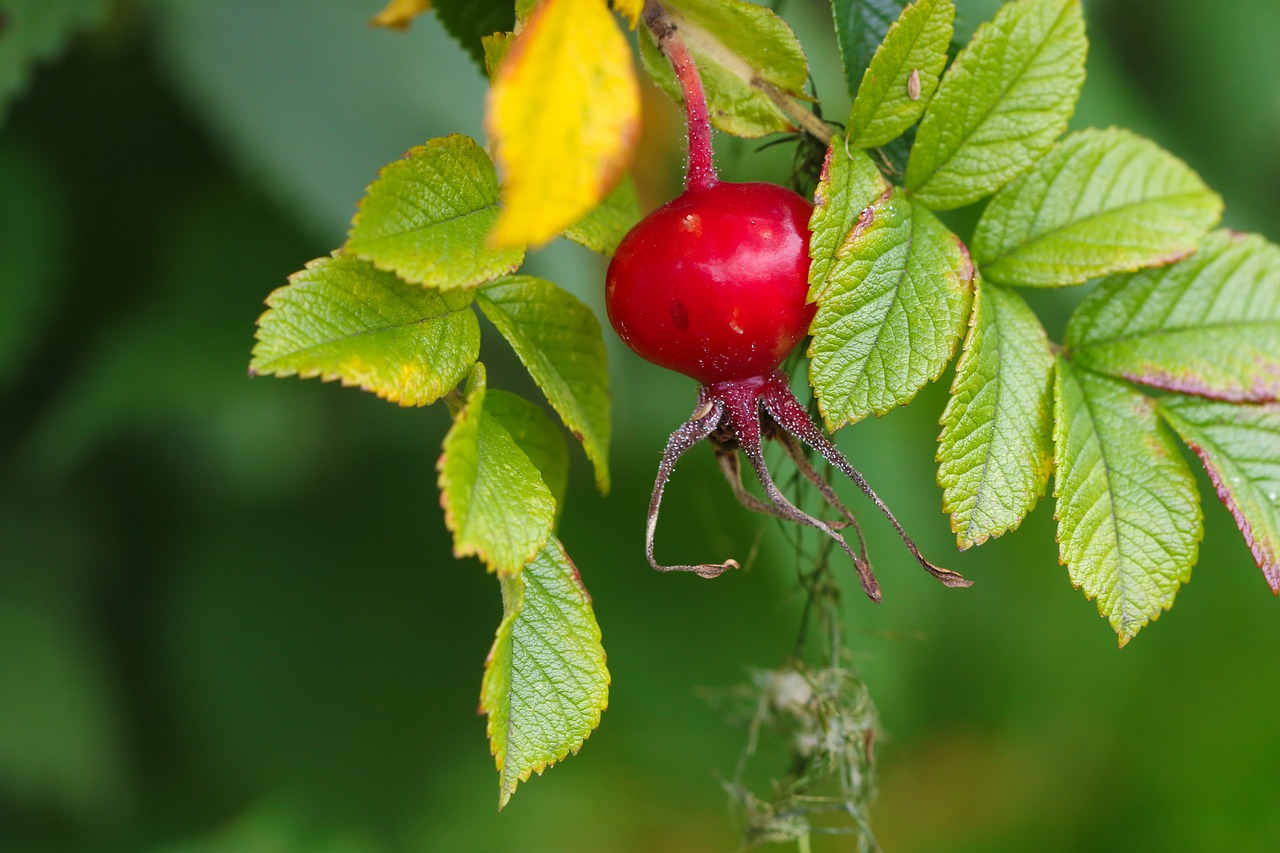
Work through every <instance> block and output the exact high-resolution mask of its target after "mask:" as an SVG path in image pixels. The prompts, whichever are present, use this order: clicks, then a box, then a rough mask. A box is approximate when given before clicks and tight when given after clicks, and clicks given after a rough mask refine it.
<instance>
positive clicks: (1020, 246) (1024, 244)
mask: <svg viewBox="0 0 1280 853" xmlns="http://www.w3.org/2000/svg"><path fill="white" fill-rule="evenodd" d="M1207 194H1208V193H1207V192H1206V191H1204V190H1199V191H1194V192H1192V191H1188V192H1180V193H1174V194H1172V195H1167V196H1156V197H1154V198H1146V199H1139V200H1136V201H1131V202H1126V203H1125V204H1122V205H1119V206H1117V207H1110V208H1107V209H1106V210H1104V211H1100V212H1097V213H1092V214H1089V215H1088V216H1085V217H1083V218H1081V219H1074V220H1071V221H1068V222H1063V223H1062V224H1060V225H1055V226H1054V227H1052V228H1050V229H1048V230H1047V231H1042V232H1040V233H1039V234H1035V235H1032V236H1029V237H1027V238H1025V239H1023V240H1022V241H1021V242H1019V243H1016V244H1014V245H1012V246H1010V247H1008V248H1007V249H1005V250H1004V251H1003V252H1002V253H1001V254H999V255H995V256H994V257H992V258H991V259H990V260H988V261H987V262H986V263H983V264H981V265H980V266H981V267H982V268H991V267H995V266H998V265H999V264H1000V262H1001V261H1003V260H1005V259H1006V258H1010V257H1015V256H1017V255H1018V254H1019V253H1020V252H1023V251H1025V250H1026V249H1027V248H1028V247H1031V246H1034V245H1036V244H1037V243H1040V242H1043V241H1044V240H1047V239H1049V238H1051V237H1053V236H1054V235H1057V234H1060V233H1061V232H1063V231H1068V230H1071V229H1073V228H1077V227H1080V226H1083V225H1085V224H1087V223H1091V222H1094V221H1095V220H1101V219H1105V218H1107V217H1109V216H1112V215H1114V214H1118V213H1124V212H1126V211H1129V210H1132V209H1133V208H1137V207H1144V206H1146V205H1149V204H1161V203H1167V202H1173V201H1177V200H1180V199H1196V198H1204V197H1205V196H1206V195H1207Z"/></svg>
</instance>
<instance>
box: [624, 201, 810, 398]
mask: <svg viewBox="0 0 1280 853" xmlns="http://www.w3.org/2000/svg"><path fill="white" fill-rule="evenodd" d="M812 209H813V208H812V206H811V205H810V204H809V202H808V201H806V200H805V199H804V198H802V197H800V196H798V195H796V194H795V193H793V192H791V191H790V190H788V189H785V188H784V187H780V186H778V185H776V184H766V183H746V184H735V183H725V182H719V183H715V184H713V185H712V186H709V187H705V188H698V189H691V190H688V191H686V192H685V193H684V194H683V195H681V196H679V197H678V198H676V199H674V200H673V201H670V202H668V203H667V204H665V205H663V206H662V207H660V208H658V209H657V210H655V211H654V212H653V213H651V214H649V215H648V216H647V217H645V218H644V219H643V220H641V221H640V223H639V224H637V225H636V226H635V228H633V229H632V230H631V232H630V233H628V234H627V236H626V237H625V238H623V240H622V243H621V244H620V245H619V246H618V249H617V251H616V252H615V253H614V256H613V260H612V261H611V262H610V264H609V272H608V275H607V277H606V289H605V304H606V306H607V308H608V311H609V321H610V322H611V323H612V324H613V327H614V329H616V330H617V332H618V336H619V337H620V338H622V340H623V341H624V342H625V343H626V344H627V346H629V347H631V349H633V350H635V352H636V353H637V354H639V355H640V356H641V357H642V358H644V359H646V360H648V361H651V362H653V363H654V364H657V365H660V366H662V367H665V368H667V369H669V370H674V371H676V372H678V373H683V374H685V375H686V376H691V377H693V378H694V379H696V380H698V381H699V382H701V383H703V384H713V383H717V382H726V381H732V380H737V379H747V378H750V377H755V376H763V375H766V374H768V373H770V372H771V371H773V370H774V369H775V368H777V367H778V365H780V364H781V363H782V361H783V359H785V358H786V357H787V354H788V353H789V352H791V350H792V348H793V347H795V345H796V344H797V343H799V342H800V340H801V339H802V338H803V337H804V336H805V333H806V332H807V331H808V328H809V323H810V321H811V320H812V319H813V314H814V311H815V310H816V306H813V305H806V304H805V296H806V294H807V293H808V290H809V214H810V213H811V212H812Z"/></svg>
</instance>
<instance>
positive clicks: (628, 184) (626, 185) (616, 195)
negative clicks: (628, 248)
mask: <svg viewBox="0 0 1280 853" xmlns="http://www.w3.org/2000/svg"><path fill="white" fill-rule="evenodd" d="M639 221H640V199H639V198H638V197H637V196H636V185H635V184H634V183H633V182H632V180H631V176H630V175H626V176H623V178H622V180H621V181H620V182H619V183H618V186H616V187H614V190H613V192H611V193H609V195H607V196H605V199H604V201H602V202H600V204H599V205H597V206H596V207H594V208H592V210H591V212H590V213H588V214H587V215H586V216H584V217H582V218H581V219H579V220H578V221H577V222H575V223H573V224H572V225H570V226H569V227H568V228H566V229H565V230H564V236H566V237H568V238H569V239H570V240H572V241H573V242H575V243H577V244H578V245H580V246H586V247H587V248H588V249H590V250H592V251H593V252H599V253H600V254H602V255H612V254H613V250H614V249H616V248H618V244H619V243H621V242H622V238H623V237H625V236H626V235H627V232H628V231H630V230H631V227H632V226H633V225H635V224H636V223H637V222H639Z"/></svg>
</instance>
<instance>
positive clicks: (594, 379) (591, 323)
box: [476, 275, 611, 492]
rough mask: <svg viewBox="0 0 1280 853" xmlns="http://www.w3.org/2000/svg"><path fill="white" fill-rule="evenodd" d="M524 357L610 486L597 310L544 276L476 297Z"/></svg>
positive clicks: (521, 278) (506, 282)
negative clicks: (594, 312)
mask: <svg viewBox="0 0 1280 853" xmlns="http://www.w3.org/2000/svg"><path fill="white" fill-rule="evenodd" d="M476 300H477V302H478V304H479V305H480V310H482V311H483V312H484V315H485V316H486V317H488V318H489V320H490V321H491V322H492V323H493V325H494V326H496V327H497V329H498V331H499V332H501V333H502V336H503V337H505V338H506V339H507V341H508V342H509V343H510V344H511V348H512V349H514V350H515V351H516V355H517V356H519V357H520V361H521V363H523V364H524V366H525V368H527V369H528V371H529V373H530V375H531V376H533V379H534V381H535V382H537V383H538V387H539V388H541V389H542V393H544V394H546V395H547V401H548V402H549V403H551V407H552V408H553V409H555V410H556V412H558V413H559V415H560V417H561V419H563V420H564V424H565V426H567V427H568V428H569V429H570V430H571V431H572V432H573V435H574V437H575V438H577V439H578V440H579V441H581V442H582V446H583V449H584V450H585V451H586V453H587V458H588V459H590V460H591V462H592V464H593V465H594V466H595V472H596V485H597V486H598V487H599V488H600V490H601V491H604V492H607V491H608V490H609V437H610V430H611V426H610V420H609V419H610V402H609V371H608V368H607V366H606V361H605V350H604V339H603V337H602V336H601V332H600V323H599V321H598V320H596V316H595V314H593V313H592V311H591V309H590V308H588V307H587V306H586V305H584V304H582V302H580V301H579V300H578V299H577V297H575V296H573V295H572V294H570V293H568V292H567V291H565V290H563V289H561V288H559V287H557V286H556V285H554V284H552V283H551V282H549V281H545V280H544V279H540V278H534V277H532V276H527V275H517V276H508V277H507V278H504V279H500V280H499V281H496V282H494V283H492V284H489V285H486V286H484V287H482V288H481V289H480V291H479V293H478V294H477V296H476Z"/></svg>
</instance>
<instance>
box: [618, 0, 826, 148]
mask: <svg viewBox="0 0 1280 853" xmlns="http://www.w3.org/2000/svg"><path fill="white" fill-rule="evenodd" d="M662 6H663V8H664V9H666V11H667V14H668V16H669V17H670V18H671V20H672V22H674V23H675V25H676V26H677V27H679V29H680V35H681V37H683V38H684V41H685V44H686V45H687V46H688V48H689V53H691V54H692V55H693V60H694V63H695V64H696V65H697V66H698V71H699V72H701V74H702V85H703V87H704V88H705V89H706V92H707V105H708V107H709V108H710V111H711V123H712V124H714V125H715V126H716V127H718V128H720V129H721V130H723V131H725V132H726V133H732V134H734V135H735V136H745V137H748V138H755V137H758V136H764V135H765V134H768V133H779V132H782V131H788V130H794V129H795V127H794V125H793V123H792V121H791V119H789V118H787V115H786V113H784V112H782V110H780V109H779V108H778V107H777V105H776V104H774V102H773V99H772V98H770V97H769V94H768V90H769V89H770V88H772V89H773V90H775V91H777V92H779V93H785V94H788V95H793V96H796V97H803V96H804V87H805V83H806V82H807V81H808V79H809V64H808V62H807V61H806V60H805V58H804V50H803V49H802V48H801V47H800V42H798V41H796V37H795V34H794V33H793V32H791V28H790V27H789V26H787V24H786V22H785V21H783V20H782V19H781V18H779V17H778V16H777V15H776V14H775V13H774V12H773V11H772V10H770V9H766V8H765V7H763V6H757V5H756V4H754V3H748V2H745V0H666V2H664V3H663V4H662ZM640 58H641V60H642V61H643V62H644V68H645V71H647V72H648V73H649V76H650V77H652V78H653V81H654V82H655V83H657V84H658V86H659V88H661V89H662V90H663V91H664V92H666V93H667V94H668V95H669V96H670V97H671V98H672V100H674V101H675V102H676V103H681V94H680V85H679V83H677V82H676V77H675V72H673V71H672V70H671V65H670V63H668V62H667V60H666V59H665V58H664V57H663V56H662V54H661V53H659V52H658V47H657V45H656V44H654V41H653V36H652V35H651V34H650V33H649V31H648V29H647V28H645V27H641V28H640Z"/></svg>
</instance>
